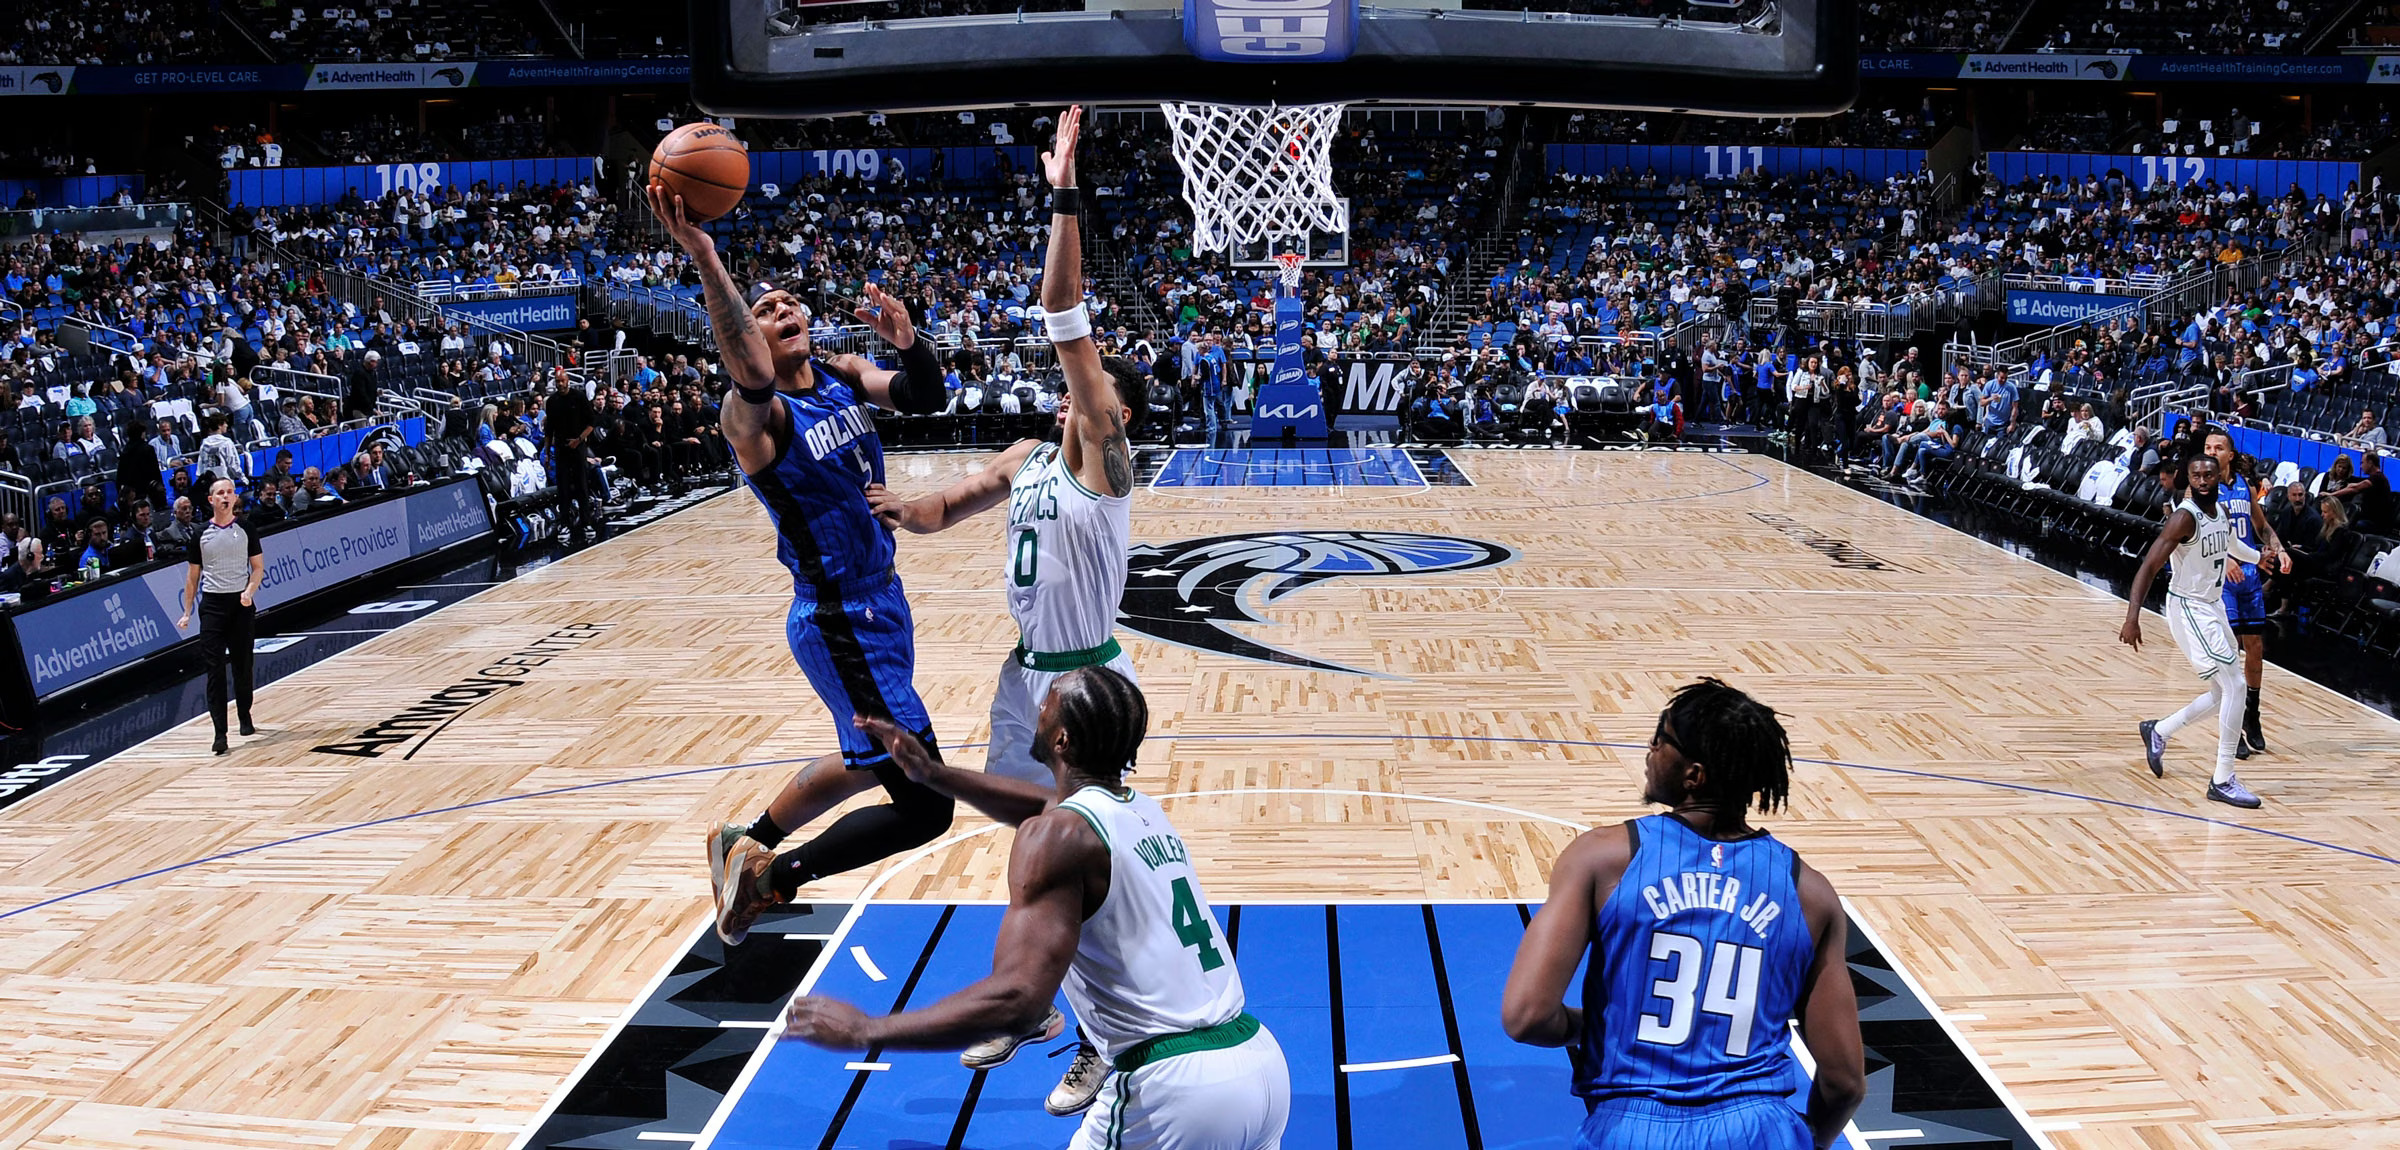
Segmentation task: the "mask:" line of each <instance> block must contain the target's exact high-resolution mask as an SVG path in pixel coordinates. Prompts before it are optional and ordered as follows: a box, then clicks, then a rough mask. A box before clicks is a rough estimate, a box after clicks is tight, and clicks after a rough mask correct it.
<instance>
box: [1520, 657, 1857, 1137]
mask: <svg viewBox="0 0 2400 1150" xmlns="http://www.w3.org/2000/svg"><path fill="white" fill-rule="evenodd" d="M1791 765H1792V752H1791V744H1790V741H1789V740H1788V739H1787V738H1786V737H1785V735H1784V731H1783V725H1782V724H1781V723H1779V722H1777V721H1776V718H1775V712H1774V711H1771V710H1769V709H1767V708H1766V707H1764V706H1762V705H1760V704H1759V703H1757V702H1756V701H1754V700H1752V699H1751V698H1750V697H1749V696H1748V695H1745V694H1743V693H1741V692H1740V691H1737V690H1734V689H1733V688H1732V687H1729V686H1726V685H1725V684H1724V683H1721V682H1718V681H1717V680H1715V679H1702V680H1700V681H1699V682H1697V683H1693V684H1691V685H1690V686H1687V687H1684V688H1683V689H1681V690H1679V691H1677V692H1675V697H1674V699H1673V700H1672V701H1670V702H1669V703H1668V704H1667V709H1666V710H1665V711H1664V712H1662V713H1661V714H1660V715H1659V717H1658V731H1657V733H1655V734H1653V735H1652V736H1651V737H1650V754H1649V758H1648V759H1647V760H1646V762H1645V768H1646V770H1647V774H1646V776H1645V781H1644V785H1643V789H1642V801H1644V802H1651V803H1664V804H1666V805H1667V806H1669V807H1671V808H1673V809H1672V810H1670V811H1669V812H1668V813H1666V814H1663V815H1650V816H1647V817H1645V818H1639V819H1634V820H1632V821H1630V822H1625V823H1621V824H1619V825H1617V826H1613V827H1602V828H1600V829H1598V830H1594V831H1587V832H1585V833H1584V834H1583V835H1582V836H1580V837H1578V838H1577V839H1576V840H1575V841H1574V842H1573V843H1571V844H1569V845H1568V846H1567V849H1566V850H1565V851H1564V852H1562V853H1561V854H1560V855H1559V856H1558V865H1557V866H1556V867H1554V868H1552V870H1551V873H1550V898H1549V901H1547V902H1545V903H1543V904H1542V911H1541V913H1540V914H1538V915H1536V916H1534V919H1533V923H1532V925H1530V926H1528V927H1527V928H1526V930H1525V941H1524V942H1522V943H1520V944H1519V945H1518V947H1517V961H1516V966H1515V967H1514V968H1513V969H1511V970H1510V971H1509V973H1508V986H1507V989H1506V990H1504V991H1503V992H1502V996H1501V1006H1500V1010H1501V1025H1502V1026H1503V1027H1505V1028H1507V1030H1508V1034H1509V1037H1511V1038H1514V1039H1516V1040H1517V1041H1519V1042H1524V1043H1530V1044H1532V1045H1535V1046H1564V1047H1566V1048H1567V1053H1568V1058H1569V1061H1570V1062H1572V1063H1573V1065H1574V1081H1575V1086H1574V1089H1575V1093H1576V1095H1577V1096H1578V1097H1580V1098H1582V1099H1583V1101H1584V1105H1585V1106H1586V1107H1588V1108H1589V1117H1587V1118H1586V1119H1585V1120H1584V1124H1583V1131H1582V1133H1581V1134H1580V1135H1579V1136H1578V1137H1577V1138H1576V1140H1575V1146H1576V1148H1577V1150H1585V1148H1587V1147H1590V1148H1599V1147H1609V1148H1611V1150H1654V1148H1655V1150H1802V1148H1804V1147H1807V1146H1809V1145H1811V1144H1812V1143H1813V1144H1814V1145H1815V1146H1816V1147H1817V1148H1818V1150H1824V1148H1825V1147H1828V1146H1831V1145H1833V1144H1834V1142H1835V1141H1836V1140H1837V1139H1839V1138H1840V1137H1841V1134H1842V1128H1843V1127H1844V1126H1845V1125H1847V1124H1848V1123H1849V1121H1850V1115H1851V1114H1852V1112H1854V1111H1856V1110H1857V1109H1858V1104H1859V1102H1860V1100H1861V1099H1862V1098H1864V1096H1865V1094H1866V1081H1867V1075H1866V1058H1865V1054H1864V1052H1863V1051H1862V1050H1861V1048H1860V1044H1859V1036H1858V999H1857V996H1856V994H1855V993H1854V992H1853V991H1852V990H1851V986H1850V964H1849V957H1848V954H1849V945H1848V942H1847V939H1846V934H1847V931H1848V926H1849V920H1848V919H1847V918H1846V917H1844V915H1843V913H1842V907H1841V900H1840V899H1839V898H1837V897H1836V896H1835V895H1834V893H1833V884H1832V883H1829V882H1827V881H1825V876H1824V875H1822V874H1819V873H1817V871H1816V870H1815V869H1814V868H1811V867H1810V866H1808V864H1806V863H1803V862H1801V861H1800V856H1799V855H1797V854H1794V853H1793V852H1792V848H1790V847H1788V846H1785V845H1783V844H1782V843H1780V842H1777V841H1776V840H1775V839H1774V838H1773V837H1772V836H1770V835H1768V834H1767V832H1766V831H1765V830H1764V829H1759V828H1753V827H1751V826H1750V825H1749V824H1748V822H1747V819H1746V812H1747V810H1748V808H1749V807H1750V805H1751V802H1752V799H1753V796H1755V798H1756V802H1757V805H1758V809H1759V810H1761V811H1772V810H1774V809H1776V808H1777V807H1779V806H1781V805H1783V801H1784V799H1785V797H1786V796H1787V795H1788V794H1789V793H1790V791H1791ZM1587 949H1588V950H1590V951H1591V955H1592V961H1591V968H1590V971H1589V972H1588V973H1587V974H1585V976H1584V980H1583V1005H1582V1006H1581V1007H1580V1008H1578V1007H1573V1006H1568V1005H1566V1003H1565V1001H1564V999H1565V995H1566V990H1567V984H1568V982H1569V980H1571V979H1572V978H1573V977H1574V976H1575V964H1576V963H1577V962H1578V961H1580V960H1581V959H1582V958H1583V955H1584V952H1585V951H1586V950H1587ZM1794 1019H1797V1020H1798V1021H1799V1023H1800V1036H1801V1038H1802V1039H1803V1040H1804V1041H1806V1042H1807V1043H1808V1049H1809V1051H1810V1053H1811V1054H1813V1055H1814V1056H1815V1058H1816V1062H1817V1073H1816V1078H1815V1081H1814V1082H1813V1084H1809V1085H1808V1112H1807V1114H1806V1115H1805V1116H1804V1115H1802V1114H1801V1113H1800V1112H1798V1111H1796V1110H1794V1109H1793V1108H1792V1104H1791V1101H1790V1099H1791V1097H1792V1096H1793V1095H1794V1094H1795V1093H1797V1092H1798V1090H1799V1089H1800V1088H1801V1086H1802V1085H1803V1082H1802V1077H1803V1076H1802V1072H1801V1070H1800V1067H1799V1064H1798V1062H1797V1060H1795V1059H1794V1058H1793V1057H1792V1052H1791V1023H1792V1021H1793V1020H1794Z"/></svg>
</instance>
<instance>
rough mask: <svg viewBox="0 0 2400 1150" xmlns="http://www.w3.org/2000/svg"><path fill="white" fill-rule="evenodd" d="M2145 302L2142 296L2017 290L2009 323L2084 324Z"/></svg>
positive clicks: (2013, 292)
mask: <svg viewBox="0 0 2400 1150" xmlns="http://www.w3.org/2000/svg"><path fill="white" fill-rule="evenodd" d="M2140 302H2142V301H2141V297H2139V296H2129V295H2085V294H2083V293H2082V292H2065V291H2016V290H2011V291H2010V292H2009V293H2008V322H2010V323H2029V324H2033V325H2035V326H2037V327H2049V326H2052V325H2054V324H2062V323H2081V322H2083V321H2084V320H2087V319H2090V318H2092V317H2094V316H2097V315H2100V314H2101V313H2103V312H2109V311H2114V310H2116V309H2118V308H2121V307H2128V306H2131V305H2133V304H2138V303H2140Z"/></svg>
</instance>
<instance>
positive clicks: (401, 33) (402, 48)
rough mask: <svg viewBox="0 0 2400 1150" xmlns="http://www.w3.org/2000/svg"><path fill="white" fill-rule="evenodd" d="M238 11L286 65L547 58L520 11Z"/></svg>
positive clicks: (261, 6) (347, 3)
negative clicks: (294, 62) (303, 62)
mask: <svg viewBox="0 0 2400 1150" xmlns="http://www.w3.org/2000/svg"><path fill="white" fill-rule="evenodd" d="M235 7H236V8H237V9H238V10H239V11H240V12H241V14H242V16H243V18H245V19H246V20H248V21H249V22H250V24H251V26H252V27H254V28H256V29H257V30H258V31H259V33H260V34H261V35H263V36H264V37H265V38H266V39H267V41H268V42H269V44H270V45H271V46H272V47H273V49H274V50H275V52H276V54H277V55H279V56H281V57H282V58H283V59H285V60H294V61H318V60H355V61H373V62H380V61H394V62H398V61H411V60H475V59H484V58H489V57H494V56H528V55H547V54H549V53H550V49H549V48H548V47H547V46H545V45H544V44H543V43H542V41H541V39H540V38H539V37H537V36H535V35H533V33H532V31H531V30H530V26H529V25H528V24H527V22H526V16H527V15H528V14H529V13H530V11H531V10H530V9H529V8H524V7H520V6H519V5H515V4H492V3H456V2H453V3H433V4H406V3H393V2H375V3H368V4H364V5H359V4H356V0H343V2H342V3H340V4H333V5H317V4H309V3H306V2H300V3H288V2H287V3H271V2H268V0H238V2H237V3H236V5H235Z"/></svg>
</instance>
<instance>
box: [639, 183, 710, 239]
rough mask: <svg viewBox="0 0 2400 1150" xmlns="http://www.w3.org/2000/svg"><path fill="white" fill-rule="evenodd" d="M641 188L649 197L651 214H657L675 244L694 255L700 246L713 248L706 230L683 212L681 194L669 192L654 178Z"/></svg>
mask: <svg viewBox="0 0 2400 1150" xmlns="http://www.w3.org/2000/svg"><path fill="white" fill-rule="evenodd" d="M643 190H644V191H645V192H647V193H648V195H649V197H650V212H651V214H652V215H655V216H657V217H658V222H659V223H660V224H661V225H663V226H665V228H666V229H667V235H668V236H669V237H670V238H672V239H673V240H674V241H675V246H677V247H680V248H682V249H683V250H684V251H685V252H687V253H691V254H695V255H696V254H698V253H699V251H700V249H701V248H708V249H710V250H712V251H713V250H715V248H716V246H717V245H716V241H715V240H712V239H710V238H709V237H708V233H707V232H704V231H701V230H700V225H698V224H695V223H693V222H692V221H691V218H690V217H688V216H686V215H684V214H683V197H682V196H678V195H675V194H674V193H672V192H669V191H668V190H667V186H666V185H665V184H662V183H659V182H658V181H656V180H652V181H650V186H649V187H648V188H645V189H643Z"/></svg>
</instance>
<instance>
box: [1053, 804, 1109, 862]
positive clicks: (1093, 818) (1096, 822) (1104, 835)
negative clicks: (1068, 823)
mask: <svg viewBox="0 0 2400 1150" xmlns="http://www.w3.org/2000/svg"><path fill="white" fill-rule="evenodd" d="M1076 793H1077V794H1081V793H1082V792H1081V791H1078V792H1076ZM1058 805H1059V806H1060V807H1061V808H1063V809H1065V810H1070V811H1073V812H1075V813H1076V814H1079V815H1082V816H1083V821H1085V822H1087V823H1090V824H1092V833H1093V834H1096V835H1099V836H1100V845H1101V846H1103V847H1106V848H1107V849H1109V850H1112V851H1113V850H1115V849H1117V848H1116V846H1115V845H1114V844H1112V843H1110V842H1109V841H1108V832H1107V831H1105V830H1102V829H1101V828H1100V816H1098V815H1096V814H1093V813H1092V812H1090V811H1087V810H1085V809H1083V808H1082V807H1079V806H1077V805H1075V798H1074V796H1073V795H1069V796H1068V797H1066V798H1065V799H1062V800H1060V801H1059V804H1058Z"/></svg>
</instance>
